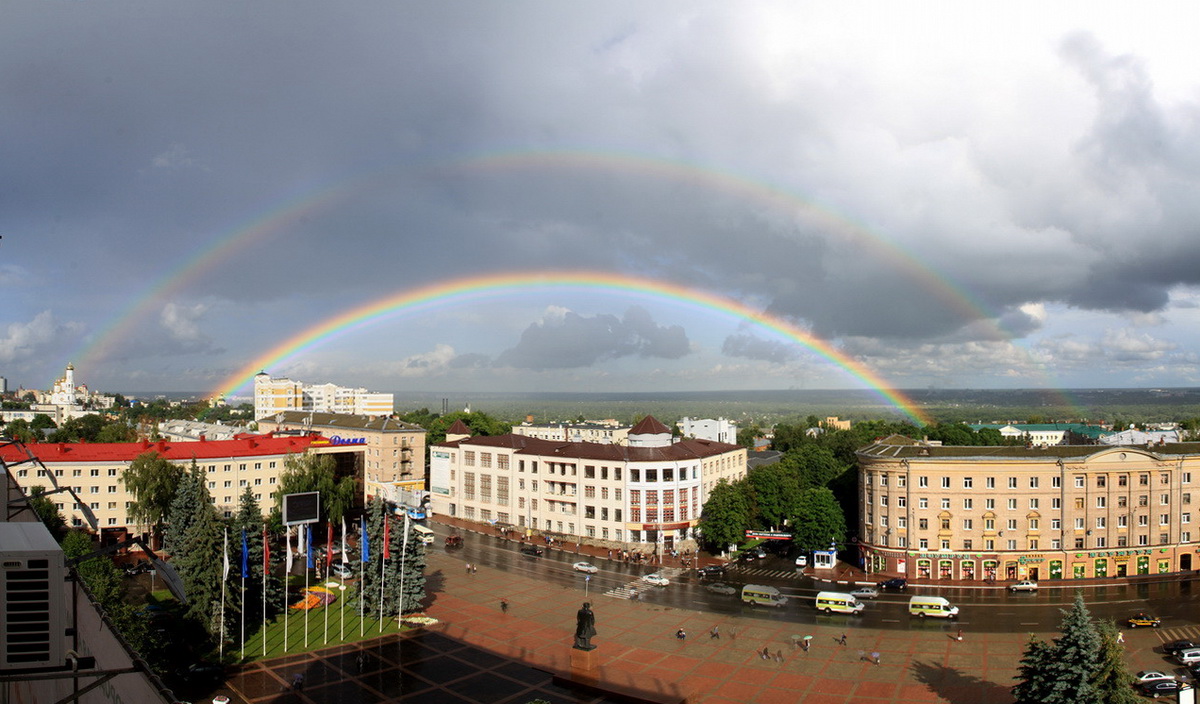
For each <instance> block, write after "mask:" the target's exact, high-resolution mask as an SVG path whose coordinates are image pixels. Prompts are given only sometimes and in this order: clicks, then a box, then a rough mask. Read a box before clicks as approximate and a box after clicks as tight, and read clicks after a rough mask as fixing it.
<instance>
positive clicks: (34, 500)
mask: <svg viewBox="0 0 1200 704" xmlns="http://www.w3.org/2000/svg"><path fill="white" fill-rule="evenodd" d="M44 493H46V488H45V487H43V486H40V485H39V486H33V487H30V488H29V507H30V508H32V509H33V512H34V513H36V514H37V517H38V518H39V519H40V520H41V521H42V523H44V524H45V525H46V529H47V530H49V531H50V535H52V536H54V539H55V540H57V541H61V540H62V539H63V536H64V535H65V534H66V532H67V519H66V518H63V515H62V512H61V511H59V510H58V504H56V503H54V500H53V499H51V498H50V497H49V496H43V495H42V494H44Z"/></svg>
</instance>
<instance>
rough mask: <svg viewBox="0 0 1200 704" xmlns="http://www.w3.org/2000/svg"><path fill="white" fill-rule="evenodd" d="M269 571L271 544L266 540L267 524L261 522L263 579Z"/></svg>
mask: <svg viewBox="0 0 1200 704" xmlns="http://www.w3.org/2000/svg"><path fill="white" fill-rule="evenodd" d="M270 572H271V545H270V543H269V542H267V524H266V523H264V524H263V579H266V578H267V575H268V574H270Z"/></svg>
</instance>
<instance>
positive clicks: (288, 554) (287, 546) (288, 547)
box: [283, 527, 292, 578]
mask: <svg viewBox="0 0 1200 704" xmlns="http://www.w3.org/2000/svg"><path fill="white" fill-rule="evenodd" d="M283 555H284V557H285V558H287V572H286V573H284V577H285V578H286V577H287V575H289V574H291V573H292V529H291V528H290V527H289V528H288V529H287V532H286V533H284V534H283Z"/></svg>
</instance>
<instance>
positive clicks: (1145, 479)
mask: <svg viewBox="0 0 1200 704" xmlns="http://www.w3.org/2000/svg"><path fill="white" fill-rule="evenodd" d="M1138 486H1150V475H1149V474H1139V475H1138Z"/></svg>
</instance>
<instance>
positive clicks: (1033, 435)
mask: <svg viewBox="0 0 1200 704" xmlns="http://www.w3.org/2000/svg"><path fill="white" fill-rule="evenodd" d="M970 427H971V429H972V430H974V431H976V432H978V431H980V430H984V429H991V430H996V431H999V433H1000V435H1001V436H1003V437H1006V438H1019V439H1021V440H1024V441H1025V442H1027V443H1029V444H1031V445H1065V444H1067V443H1068V442H1069V440H1068V438H1069V436H1070V434H1071V433H1080V432H1087V430H1088V428H1089V427H1091V428H1094V427H1095V426H1088V425H1087V424H1086V423H1006V424H996V423H973V424H971V426H970Z"/></svg>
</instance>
